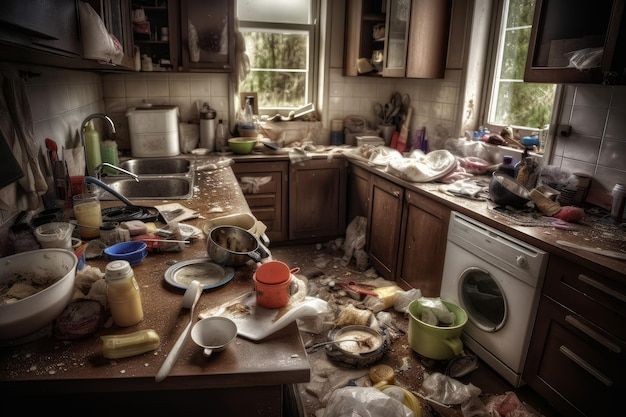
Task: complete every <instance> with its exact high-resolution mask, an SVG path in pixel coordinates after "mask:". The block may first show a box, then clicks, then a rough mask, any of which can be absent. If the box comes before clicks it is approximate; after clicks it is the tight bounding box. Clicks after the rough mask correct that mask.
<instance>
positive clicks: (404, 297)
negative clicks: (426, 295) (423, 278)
mask: <svg viewBox="0 0 626 417" xmlns="http://www.w3.org/2000/svg"><path fill="white" fill-rule="evenodd" d="M421 297H422V292H421V291H420V290H419V289H417V288H412V289H410V290H408V291H403V292H401V293H398V295H397V296H396V301H395V302H394V303H393V309H394V310H396V311H399V312H400V313H408V312H409V304H411V301H413V300H417V299H418V298H421Z"/></svg>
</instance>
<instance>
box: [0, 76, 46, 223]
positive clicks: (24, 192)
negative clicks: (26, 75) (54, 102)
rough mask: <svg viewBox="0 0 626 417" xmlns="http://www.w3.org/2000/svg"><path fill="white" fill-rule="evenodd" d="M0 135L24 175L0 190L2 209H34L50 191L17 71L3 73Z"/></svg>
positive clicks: (0, 85)
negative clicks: (38, 155)
mask: <svg viewBox="0 0 626 417" xmlns="http://www.w3.org/2000/svg"><path fill="white" fill-rule="evenodd" d="M0 134H2V136H3V137H4V139H5V140H6V141H7V144H8V145H9V147H10V148H11V150H12V151H13V156H14V157H15V159H16V160H17V161H18V163H19V164H20V166H21V168H22V171H23V173H24V176H22V178H20V179H19V180H18V181H17V182H14V183H12V184H9V185H7V186H6V187H3V188H2V189H0V208H1V209H4V210H10V211H14V210H16V209H17V210H18V211H19V210H34V209H36V208H38V207H39V206H40V205H41V201H40V196H41V195H43V194H44V193H45V192H46V191H47V190H48V186H47V184H46V180H45V178H44V176H43V174H42V172H41V168H40V166H39V160H38V158H37V153H38V149H39V147H38V146H37V143H36V142H35V137H34V134H33V119H32V115H31V112H30V105H29V103H28V98H27V96H26V86H25V85H24V81H23V80H22V79H21V78H20V77H19V76H18V74H17V72H9V71H7V72H2V73H0Z"/></svg>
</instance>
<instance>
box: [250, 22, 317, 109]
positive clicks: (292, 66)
mask: <svg viewBox="0 0 626 417" xmlns="http://www.w3.org/2000/svg"><path fill="white" fill-rule="evenodd" d="M243 36H244V39H245V43H246V54H247V55H248V57H249V59H250V67H251V71H250V73H249V74H248V76H247V77H246V79H245V80H244V81H243V82H242V83H241V85H240V91H256V92H257V95H258V97H259V107H260V108H296V107H300V106H302V105H304V104H305V101H306V86H307V75H308V62H307V61H308V34H303V33H277V32H269V31H268V32H266V31H263V32H261V31H258V32H247V31H246V32H243Z"/></svg>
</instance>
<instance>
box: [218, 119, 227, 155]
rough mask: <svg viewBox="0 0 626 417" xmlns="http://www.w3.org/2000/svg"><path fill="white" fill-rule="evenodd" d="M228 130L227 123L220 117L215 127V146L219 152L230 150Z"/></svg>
mask: <svg viewBox="0 0 626 417" xmlns="http://www.w3.org/2000/svg"><path fill="white" fill-rule="evenodd" d="M227 145H228V130H227V129H226V125H224V123H223V122H222V119H219V121H218V123H217V128H216V129H215V147H216V150H217V151H218V152H225V151H226V150H228V149H227V148H228V147H227Z"/></svg>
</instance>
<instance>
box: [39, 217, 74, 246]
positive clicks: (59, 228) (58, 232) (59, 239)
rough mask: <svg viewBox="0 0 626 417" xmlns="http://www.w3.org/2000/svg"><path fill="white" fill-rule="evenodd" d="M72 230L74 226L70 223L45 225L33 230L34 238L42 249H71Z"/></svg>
mask: <svg viewBox="0 0 626 417" xmlns="http://www.w3.org/2000/svg"><path fill="white" fill-rule="evenodd" d="M72 230H74V225H73V224H71V223H64V222H52V223H46V224H42V225H41V226H39V227H37V228H36V229H35V237H36V238H37V241H38V242H39V244H40V245H41V247H42V248H44V249H45V248H61V249H72Z"/></svg>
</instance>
